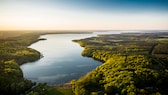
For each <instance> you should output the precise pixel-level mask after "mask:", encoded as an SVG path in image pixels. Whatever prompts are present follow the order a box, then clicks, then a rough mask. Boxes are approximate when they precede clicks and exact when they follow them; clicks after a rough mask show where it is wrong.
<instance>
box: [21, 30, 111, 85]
mask: <svg viewBox="0 0 168 95" xmlns="http://www.w3.org/2000/svg"><path fill="white" fill-rule="evenodd" d="M108 33H109V32H108ZM108 33H107V34H108ZM97 34H102V33H100V32H99V33H93V34H50V35H43V36H41V38H46V39H47V40H44V41H39V42H37V43H34V44H32V45H31V46H30V48H33V49H36V50H37V51H39V52H41V54H42V55H43V56H44V57H43V58H41V59H40V60H38V61H36V62H30V63H26V64H24V65H21V69H22V71H23V74H24V77H25V78H26V79H30V80H32V81H34V82H46V83H47V84H48V85H55V84H62V83H66V82H69V81H70V80H72V79H78V78H79V77H81V76H83V75H85V74H86V73H87V72H89V71H91V70H93V69H95V68H96V67H97V66H99V65H100V64H101V62H99V61H96V60H94V59H92V58H88V57H83V56H81V52H82V51H83V48H82V47H80V46H79V44H78V43H74V42H72V40H74V39H81V38H87V37H92V36H96V35H97ZM103 34H105V33H103Z"/></svg>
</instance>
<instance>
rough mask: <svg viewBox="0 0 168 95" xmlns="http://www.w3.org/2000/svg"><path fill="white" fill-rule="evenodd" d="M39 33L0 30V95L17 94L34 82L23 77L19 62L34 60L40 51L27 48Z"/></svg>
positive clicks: (30, 86)
mask: <svg viewBox="0 0 168 95" xmlns="http://www.w3.org/2000/svg"><path fill="white" fill-rule="evenodd" d="M39 36H40V34H39V33H22V32H0V95H18V94H20V93H24V92H25V91H26V90H28V89H30V88H32V86H33V85H35V83H33V82H31V81H30V80H27V79H24V77H23V73H22V71H21V69H20V66H19V65H21V64H23V63H26V62H31V61H35V60H37V59H39V58H40V56H41V55H40V53H39V52H38V51H36V50H33V49H31V48H28V46H29V45H30V44H32V43H34V42H36V41H39V40H40V39H38V37H39Z"/></svg>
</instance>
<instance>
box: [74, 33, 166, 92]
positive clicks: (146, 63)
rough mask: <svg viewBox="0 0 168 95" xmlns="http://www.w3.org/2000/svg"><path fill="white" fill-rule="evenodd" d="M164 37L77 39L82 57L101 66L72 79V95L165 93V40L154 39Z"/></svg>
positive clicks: (139, 36)
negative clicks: (95, 60)
mask: <svg viewBox="0 0 168 95" xmlns="http://www.w3.org/2000/svg"><path fill="white" fill-rule="evenodd" d="M165 35H168V34H166V33H158V34H157V33H156V34H155V35H154V34H119V35H105V36H103V35H102V36H100V37H97V38H96V37H93V38H87V39H82V40H76V42H78V43H79V44H80V45H81V46H83V47H85V49H84V51H83V52H82V55H83V56H88V57H92V58H95V59H97V60H101V61H103V62H104V63H103V64H102V65H100V66H98V67H97V68H96V69H95V70H93V71H91V72H89V73H88V74H87V75H86V76H84V77H81V78H80V79H78V80H73V81H72V82H71V84H72V90H73V92H74V93H75V95H90V94H91V95H103V94H104V95H115V94H117V93H118V94H121V95H137V94H141V95H144V94H145V95H146V94H147V95H149V94H152V95H153V94H154V95H160V94H168V93H167V90H168V88H167V87H166V86H167V85H168V81H167V80H168V72H167V71H168V67H167V66H168V65H167V62H168V60H167V59H165V58H167V56H168V55H167V53H166V52H167V51H166V50H167V49H166V48H167V46H168V45H167V43H168V41H167V40H164V42H162V41H161V40H157V39H159V37H161V36H164V37H165ZM165 39H167V38H165ZM166 41H167V42H166ZM156 54H162V56H163V57H160V56H158V55H156ZM163 54H164V55H163ZM163 58H164V59H163Z"/></svg>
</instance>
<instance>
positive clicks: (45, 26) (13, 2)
mask: <svg viewBox="0 0 168 95" xmlns="http://www.w3.org/2000/svg"><path fill="white" fill-rule="evenodd" d="M132 1H133V2H132ZM115 29H118V30H128V29H132V30H135V29H141V30H148V29H152V30H154V29H158V30H167V29H168V1H167V0H1V1H0V30H115Z"/></svg>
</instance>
